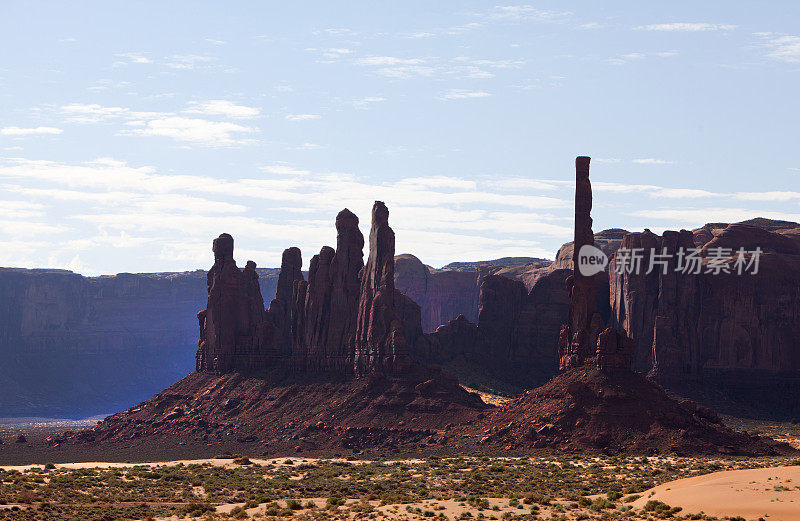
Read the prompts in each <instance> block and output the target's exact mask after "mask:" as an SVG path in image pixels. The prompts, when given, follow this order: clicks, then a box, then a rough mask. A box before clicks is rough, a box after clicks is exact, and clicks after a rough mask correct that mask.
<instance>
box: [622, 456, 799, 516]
mask: <svg viewBox="0 0 800 521" xmlns="http://www.w3.org/2000/svg"><path fill="white" fill-rule="evenodd" d="M651 499H657V500H659V501H662V502H664V503H666V504H668V505H670V506H673V507H676V506H679V507H682V508H683V512H681V513H682V514H696V513H699V512H701V511H702V512H704V513H706V514H708V515H713V516H720V517H721V516H742V517H745V518H747V519H758V518H759V517H763V518H765V519H769V520H770V521H800V466H793V467H771V468H763V469H751V470H731V471H725V472H714V473H712V474H706V475H704V476H697V477H694V478H686V479H680V480H677V481H672V482H669V483H664V484H663V485H660V486H658V487H655V488H654V489H651V490H650V491H648V492H647V493H645V494H644V495H643V496H642V498H641V499H638V500H637V501H636V502H634V503H633V506H634V507H635V508H641V507H643V506H644V505H645V504H646V503H647V501H648V500H651Z"/></svg>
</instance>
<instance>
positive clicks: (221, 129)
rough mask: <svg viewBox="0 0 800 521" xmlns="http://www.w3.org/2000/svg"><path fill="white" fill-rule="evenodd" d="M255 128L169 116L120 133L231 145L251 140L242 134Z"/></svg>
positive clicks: (215, 144)
mask: <svg viewBox="0 0 800 521" xmlns="http://www.w3.org/2000/svg"><path fill="white" fill-rule="evenodd" d="M255 130H256V129H254V128H253V127H245V126H242V125H238V124H236V123H231V122H229V121H209V120H206V119H199V118H184V117H179V116H167V117H162V118H158V119H152V120H150V121H147V122H146V123H144V125H143V126H142V127H141V128H132V129H130V130H123V131H121V132H120V134H121V135H132V136H161V137H168V138H172V139H175V140H177V141H185V142H189V143H197V144H201V145H206V146H229V145H236V144H245V143H248V142H249V141H246V140H243V139H242V138H240V135H241V134H247V133H252V132H254V131H255Z"/></svg>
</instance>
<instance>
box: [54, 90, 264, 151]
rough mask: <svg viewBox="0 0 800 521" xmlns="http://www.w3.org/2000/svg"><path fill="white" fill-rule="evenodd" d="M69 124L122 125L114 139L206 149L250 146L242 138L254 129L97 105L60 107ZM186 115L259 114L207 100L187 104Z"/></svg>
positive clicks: (253, 109)
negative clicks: (156, 139) (158, 140)
mask: <svg viewBox="0 0 800 521" xmlns="http://www.w3.org/2000/svg"><path fill="white" fill-rule="evenodd" d="M61 112H62V113H63V114H64V115H65V116H66V120H67V121H68V122H73V123H100V122H109V121H117V122H119V121H121V122H123V123H124V125H125V126H126V127H132V128H128V129H126V130H120V131H119V132H118V134H117V135H128V136H162V137H169V138H172V139H175V140H177V141H183V142H186V143H194V144H200V145H205V146H229V145H235V144H246V143H251V142H252V140H251V139H244V138H242V137H241V135H242V134H247V133H253V132H255V131H256V130H257V129H256V128H254V127H247V126H243V125H239V124H236V123H231V122H229V121H211V120H207V119H202V118H187V117H182V116H176V115H174V114H173V113H170V112H142V111H133V110H130V109H129V108H127V107H104V106H102V105H98V104H96V103H93V104H85V103H71V104H69V105H64V106H62V107H61ZM185 112H187V113H203V114H209V115H223V116H228V117H239V118H244V117H253V115H254V114H257V113H258V112H260V110H259V109H256V108H253V107H245V106H243V105H236V104H233V103H231V102H228V101H224V100H209V101H205V102H195V103H190V105H189V108H188V109H186V111H185Z"/></svg>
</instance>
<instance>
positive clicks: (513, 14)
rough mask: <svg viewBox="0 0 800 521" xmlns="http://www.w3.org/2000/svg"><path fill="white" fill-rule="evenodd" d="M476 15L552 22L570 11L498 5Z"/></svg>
mask: <svg viewBox="0 0 800 521" xmlns="http://www.w3.org/2000/svg"><path fill="white" fill-rule="evenodd" d="M477 16H480V17H482V18H486V19H489V20H515V21H530V20H533V21H539V22H553V21H559V20H563V19H564V18H567V17H569V16H572V12H571V11H555V10H548V9H537V8H535V7H533V6H531V5H498V6H495V7H494V8H493V9H491V10H489V11H486V12H484V13H480V14H478V15H477Z"/></svg>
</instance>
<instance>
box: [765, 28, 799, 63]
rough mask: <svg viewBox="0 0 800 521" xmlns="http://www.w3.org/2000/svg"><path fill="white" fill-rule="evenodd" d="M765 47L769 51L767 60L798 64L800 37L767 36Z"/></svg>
mask: <svg viewBox="0 0 800 521" xmlns="http://www.w3.org/2000/svg"><path fill="white" fill-rule="evenodd" d="M765 45H766V46H767V48H768V49H769V50H768V52H767V58H770V59H772V60H776V61H781V62H787V63H798V62H800V36H791V35H783V36H769V37H767V39H766V43H765Z"/></svg>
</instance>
